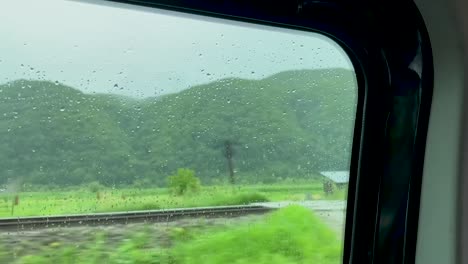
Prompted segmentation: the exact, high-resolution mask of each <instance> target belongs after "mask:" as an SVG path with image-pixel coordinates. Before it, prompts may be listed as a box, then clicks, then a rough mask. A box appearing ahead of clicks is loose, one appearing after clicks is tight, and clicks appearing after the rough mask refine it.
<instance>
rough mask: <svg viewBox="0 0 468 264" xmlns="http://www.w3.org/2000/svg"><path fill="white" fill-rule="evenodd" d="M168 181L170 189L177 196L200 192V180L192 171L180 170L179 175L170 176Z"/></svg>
mask: <svg viewBox="0 0 468 264" xmlns="http://www.w3.org/2000/svg"><path fill="white" fill-rule="evenodd" d="M167 181H168V185H169V189H170V190H171V191H172V192H173V193H174V194H176V195H184V194H186V193H187V192H192V193H195V192H198V191H199V190H200V180H199V179H198V178H197V177H196V176H195V172H194V171H193V170H190V169H178V170H177V174H175V175H171V176H169V177H168V179H167Z"/></svg>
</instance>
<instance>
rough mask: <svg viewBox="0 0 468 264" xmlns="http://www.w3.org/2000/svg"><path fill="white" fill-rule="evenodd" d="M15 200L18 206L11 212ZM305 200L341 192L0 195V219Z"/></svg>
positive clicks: (276, 189) (274, 188)
mask: <svg viewBox="0 0 468 264" xmlns="http://www.w3.org/2000/svg"><path fill="white" fill-rule="evenodd" d="M15 196H18V204H17V205H15V206H14V208H12V206H13V204H14V199H15ZM306 198H309V199H314V200H320V199H327V200H343V199H345V191H344V190H336V191H335V192H334V193H333V194H332V195H325V194H324V192H323V187H322V183H320V182H313V183H301V184H269V185H266V184H264V185H244V186H235V187H232V186H206V187H202V188H201V190H200V191H199V192H198V193H196V194H185V195H173V194H171V193H170V192H169V190H168V189H166V188H148V189H138V188H123V189H111V188H102V189H100V190H99V191H91V190H89V189H87V188H76V189H70V190H67V191H64V190H62V191H43V192H21V193H10V194H2V195H0V217H16V216H39V215H60V214H79V213H95V212H114V211H131V210H151V209H166V208H183V207H197V206H220V205H242V204H249V203H252V202H262V201H301V200H305V199H306Z"/></svg>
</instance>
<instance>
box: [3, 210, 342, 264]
mask: <svg viewBox="0 0 468 264" xmlns="http://www.w3.org/2000/svg"><path fill="white" fill-rule="evenodd" d="M148 230H149V229H147V230H144V229H143V230H140V231H138V232H131V233H127V234H126V235H127V238H126V239H123V240H122V241H121V242H120V244H119V245H117V246H112V245H110V244H109V243H107V242H108V238H107V237H106V233H105V232H101V233H98V234H97V235H96V236H95V239H94V241H90V242H87V243H85V244H83V245H72V246H71V245H64V244H61V243H59V242H51V243H49V244H48V245H44V246H42V247H41V248H40V249H39V250H38V251H37V252H35V253H32V254H25V255H22V254H20V253H18V252H11V251H8V252H7V251H6V250H3V251H1V249H2V248H4V247H0V261H2V263H6V262H10V261H12V260H11V254H12V253H15V254H18V255H16V260H14V261H12V262H13V263H21V264H41V263H47V264H48V263H63V264H68V263H83V264H97V263H128V264H130V263H132V264H136V263H140V264H170V263H171V264H182V263H183V264H192V263H193V264H198V263H205V264H218V263H219V264H221V263H223V264H224V263H236V264H244V263H245V264H247V263H258V264H262V263H265V264H266V263H271V264H293V263H319V264H332V263H340V260H341V251H342V242H341V238H338V237H337V235H336V234H335V233H334V232H333V231H331V230H330V229H329V228H328V227H327V226H326V225H325V224H324V223H323V222H322V221H321V220H319V219H318V217H317V216H315V215H314V213H313V212H311V211H310V210H309V209H305V208H303V207H300V206H290V207H286V208H283V209H280V210H278V211H275V212H273V213H271V214H269V215H267V216H266V218H264V219H261V221H253V222H251V223H245V222H244V223H242V224H236V225H234V224H230V225H229V226H222V227H220V226H207V225H205V226H203V227H198V228H183V227H172V228H170V229H168V238H167V239H166V242H165V243H161V240H160V238H158V239H155V237H157V236H158V235H160V234H156V233H151V232H148ZM26 242H27V241H26ZM26 242H25V243H26Z"/></svg>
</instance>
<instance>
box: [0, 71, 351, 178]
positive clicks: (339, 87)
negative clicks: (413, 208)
mask: <svg viewBox="0 0 468 264" xmlns="http://www.w3.org/2000/svg"><path fill="white" fill-rule="evenodd" d="M356 93H357V91H356V85H355V76H354V73H353V72H352V71H348V70H344V69H327V70H298V71H288V72H282V73H279V74H276V75H273V76H270V77H268V78H265V79H262V80H245V79H236V78H228V79H222V80H218V81H215V82H212V83H209V84H205V85H200V86H194V87H191V88H189V89H187V90H184V91H182V92H179V93H176V94H170V95H166V96H163V97H154V98H146V99H141V100H137V99H132V98H126V97H122V96H117V95H108V94H98V95H96V94H84V93H82V92H80V91H78V90H76V89H73V88H71V87H69V86H66V85H63V84H60V83H53V82H45V81H30V80H18V81H14V82H10V83H7V84H4V85H0V138H1V140H0V149H1V151H0V160H2V166H0V184H2V183H5V182H7V181H8V180H12V179H21V181H23V182H24V183H28V184H54V185H61V186H64V185H75V184H82V183H86V182H91V181H96V180H97V181H100V182H101V183H103V184H106V185H121V184H132V183H134V182H135V181H136V180H142V179H145V180H146V181H151V182H153V183H155V184H160V185H162V184H164V183H165V179H166V176H168V175H170V174H171V173H173V172H174V171H175V170H177V168H191V169H193V170H195V171H196V173H197V175H198V176H199V177H200V178H201V179H202V181H204V182H205V183H213V182H220V181H226V180H227V179H228V176H227V175H228V167H227V159H226V155H225V151H226V145H227V144H228V145H229V146H230V147H231V149H232V153H233V154H232V160H233V164H234V168H235V177H236V179H237V181H238V182H267V181H272V180H275V179H279V178H295V177H311V175H316V172H317V171H320V170H343V169H347V167H348V166H349V156H350V147H351V137H352V130H353V127H354V123H353V122H354V111H355V102H356Z"/></svg>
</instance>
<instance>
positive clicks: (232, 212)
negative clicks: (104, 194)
mask: <svg viewBox="0 0 468 264" xmlns="http://www.w3.org/2000/svg"><path fill="white" fill-rule="evenodd" d="M272 210H275V209H274V208H269V207H265V206H259V205H246V206H218V207H197V208H180V209H165V210H147V211H132V212H112V213H95V214H81V215H59V216H40V217H15V218H2V219H0V232H1V231H13V230H17V231H21V230H24V231H27V230H34V229H38V228H59V227H71V226H103V225H116V224H129V223H154V222H170V221H176V220H180V219H183V218H231V217H238V216H243V215H248V214H263V213H267V212H270V211H272Z"/></svg>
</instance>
